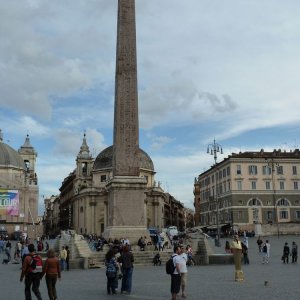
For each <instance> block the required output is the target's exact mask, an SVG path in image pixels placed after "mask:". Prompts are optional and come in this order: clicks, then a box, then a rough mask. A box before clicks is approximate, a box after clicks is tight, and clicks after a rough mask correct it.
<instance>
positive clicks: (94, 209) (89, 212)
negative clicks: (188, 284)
mask: <svg viewBox="0 0 300 300" xmlns="http://www.w3.org/2000/svg"><path fill="white" fill-rule="evenodd" d="M112 157H113V146H110V147H108V148H106V149H104V150H103V151H102V152H100V154H99V155H98V156H97V157H96V158H95V159H94V158H93V157H92V156H91V154H90V151H89V147H88V145H87V141H86V136H85V135H84V137H83V141H82V145H81V147H80V151H79V153H78V155H77V158H76V168H75V170H74V171H73V172H72V173H70V174H69V176H67V177H66V178H65V179H64V181H63V182H62V185H61V187H60V195H58V196H57V197H54V198H53V199H52V201H47V202H46V212H47V211H48V216H50V215H52V214H53V211H54V210H56V211H57V208H58V207H59V218H55V216H53V217H52V221H51V222H50V221H49V220H47V215H46V218H45V222H46V223H47V222H48V224H50V223H51V224H52V226H50V227H49V228H48V231H49V232H46V233H47V234H54V233H58V232H54V231H57V229H58V228H59V229H74V230H76V232H78V233H79V234H89V233H94V234H97V235H100V234H102V233H103V232H104V230H105V228H106V226H107V224H108V218H109V216H108V206H107V203H108V191H107V188H106V186H107V183H108V182H109V180H110V179H111V178H112ZM138 159H139V165H140V170H139V176H140V177H144V178H145V179H146V181H147V185H146V188H145V191H144V193H145V197H144V198H145V200H141V201H145V204H146V210H147V212H146V215H147V227H148V228H149V227H156V228H158V229H161V228H165V227H167V226H170V225H175V226H177V227H178V228H179V229H181V230H183V229H184V227H185V226H186V227H187V226H192V225H193V224H192V219H193V218H192V215H193V212H192V211H191V210H188V209H186V208H185V207H184V205H183V204H182V203H181V202H180V201H178V200H176V199H175V198H174V197H173V196H172V195H170V194H169V193H165V192H164V190H163V189H162V187H161V186H160V184H159V183H158V184H157V183H156V182H155V179H154V175H155V170H154V165H153V162H152V160H151V158H150V157H149V155H148V154H147V153H146V152H145V151H143V150H142V149H140V151H139V154H138ZM47 205H49V207H48V208H47ZM186 220H188V221H186ZM57 222H58V224H57Z"/></svg>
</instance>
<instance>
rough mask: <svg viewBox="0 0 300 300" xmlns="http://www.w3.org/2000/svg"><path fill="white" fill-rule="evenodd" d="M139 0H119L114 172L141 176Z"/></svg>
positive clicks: (119, 174)
mask: <svg viewBox="0 0 300 300" xmlns="http://www.w3.org/2000/svg"><path fill="white" fill-rule="evenodd" d="M136 57H137V55H136V26H135V1H134V0H119V5H118V32H117V56H116V78H115V84H116V85H115V112H114V148H113V176H139V161H138V159H137V158H138V152H139V120H138V92H137V59H136Z"/></svg>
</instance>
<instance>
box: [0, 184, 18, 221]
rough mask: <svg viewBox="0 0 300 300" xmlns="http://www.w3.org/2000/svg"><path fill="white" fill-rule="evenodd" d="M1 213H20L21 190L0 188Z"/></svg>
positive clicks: (10, 214) (12, 214)
mask: <svg viewBox="0 0 300 300" xmlns="http://www.w3.org/2000/svg"><path fill="white" fill-rule="evenodd" d="M0 215H7V216H18V215H19V191H17V190H2V189H0Z"/></svg>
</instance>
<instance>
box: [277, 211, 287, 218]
mask: <svg viewBox="0 0 300 300" xmlns="http://www.w3.org/2000/svg"><path fill="white" fill-rule="evenodd" d="M279 215H280V219H288V218H289V213H288V211H286V210H282V211H280V214H279Z"/></svg>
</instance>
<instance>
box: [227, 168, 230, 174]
mask: <svg viewBox="0 0 300 300" xmlns="http://www.w3.org/2000/svg"><path fill="white" fill-rule="evenodd" d="M227 176H230V167H227Z"/></svg>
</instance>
